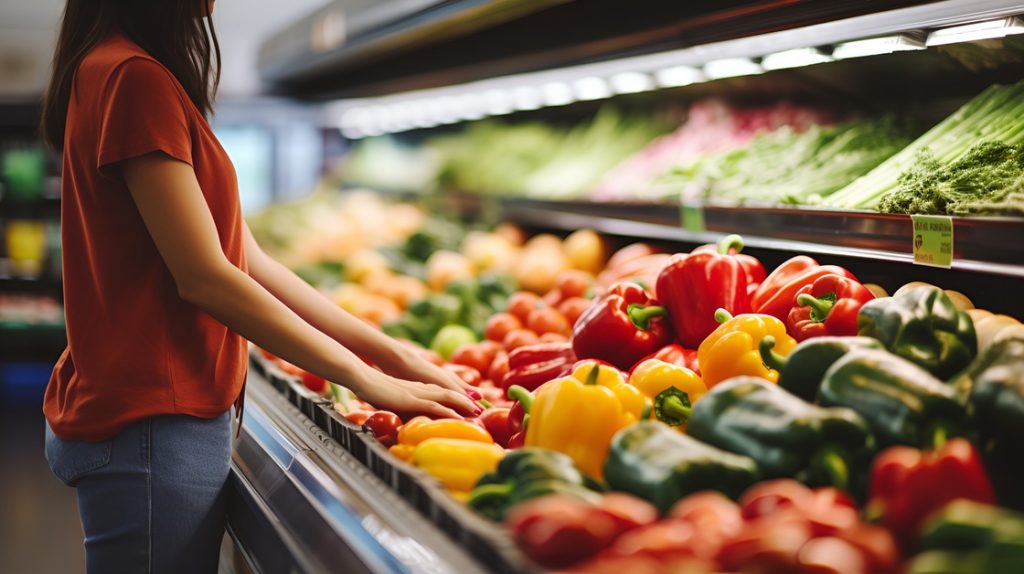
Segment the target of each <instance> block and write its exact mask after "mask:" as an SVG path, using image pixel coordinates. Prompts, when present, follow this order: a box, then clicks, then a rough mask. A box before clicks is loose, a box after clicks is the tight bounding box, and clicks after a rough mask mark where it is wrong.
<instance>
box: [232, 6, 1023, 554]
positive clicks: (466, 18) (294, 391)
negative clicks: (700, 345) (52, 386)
mask: <svg viewBox="0 0 1024 574" xmlns="http://www.w3.org/2000/svg"><path fill="white" fill-rule="evenodd" d="M670 4H673V3H665V2H640V3H635V5H630V6H629V7H628V8H623V7H622V6H621V4H620V3H615V2H519V3H516V2H418V3H417V2H402V3H395V5H394V7H393V8H394V11H393V12H387V13H385V11H383V10H382V9H381V8H379V7H378V8H374V7H372V6H370V5H369V4H367V5H362V4H361V3H349V4H347V5H345V9H344V10H342V9H341V8H340V6H341V4H334V5H331V6H328V7H326V8H324V9H323V10H321V11H320V12H318V13H316V14H313V15H311V16H310V17H309V18H307V19H304V20H303V21H302V22H300V23H298V24H297V25H295V26H294V27H292V28H289V29H286V30H284V31H282V32H281V33H280V34H279V35H278V36H276V37H275V38H273V39H271V40H270V41H268V42H267V44H266V45H265V47H264V50H263V54H262V56H261V65H262V72H263V77H264V80H265V81H266V82H267V83H268V85H269V87H270V88H271V89H272V90H273V91H276V92H278V93H282V94H288V95H291V96H294V97H298V98H303V99H309V100H320V101H323V100H329V99H334V98H339V97H340V98H344V99H342V100H337V101H333V102H331V103H328V104H325V105H324V107H323V118H324V122H325V123H326V124H330V125H335V126H341V127H342V129H343V130H344V129H347V130H348V135H350V136H351V137H353V138H356V137H361V136H367V135H376V134H380V133H386V132H406V131H409V132H410V134H409V138H410V139H412V140H417V139H418V138H419V139H422V138H421V136H419V135H417V131H416V130H420V129H436V130H440V131H444V130H450V129H451V128H450V127H449V126H450V125H451V124H453V123H459V122H462V121H472V120H475V119H479V118H480V117H482V116H484V115H489V114H490V113H492V112H472V113H467V115H466V117H456V116H458V114H456V115H455V116H452V117H444V118H420V117H418V116H416V115H415V114H412V115H411V116H410V117H403V118H398V119H395V118H391V119H388V118H384V117H378V116H383V115H386V113H387V112H386V111H387V110H393V111H396V113H400V110H402V109H403V108H402V106H407V105H409V106H415V104H416V102H417V101H420V100H429V99H444V98H454V100H452V101H463V102H469V100H459V98H460V97H463V96H464V95H465V94H467V93H495V92H500V91H502V90H509V91H514V90H515V88H516V86H519V85H522V84H523V83H524V82H529V83H531V84H532V85H547V84H550V83H552V82H561V83H567V84H571V83H572V82H574V81H576V80H579V79H582V78H587V77H591V76H593V75H595V74H599V75H601V76H602V77H613V76H615V75H617V74H623V73H628V72H635V71H638V70H639V71H642V72H643V73H645V74H648V75H649V76H650V77H652V78H659V76H658V75H657V73H656V71H658V70H660V69H664V68H665V66H667V65H669V64H671V65H672V66H682V67H687V68H689V69H697V70H699V71H700V73H701V74H702V77H701V78H700V79H699V80H696V81H693V80H690V81H686V82H680V83H675V84H671V83H669V82H665V84H662V82H661V80H660V79H659V80H656V82H657V83H658V84H659V86H658V87H660V88H663V89H660V90H653V89H650V88H644V89H642V90H637V91H638V92H642V93H636V94H630V93H629V90H623V91H622V92H620V94H619V96H620V97H621V98H624V99H625V100H628V101H627V102H626V105H633V106H638V107H643V106H646V105H648V104H651V103H652V102H656V101H658V99H659V98H662V97H665V98H683V99H695V98H700V97H705V96H730V97H737V98H740V99H748V100H750V99H753V100H763V99H765V98H773V97H776V98H788V97H796V96H799V97H811V98H815V99H820V100H827V101H831V102H835V101H842V102H845V103H846V105H848V106H851V107H854V108H858V109H861V110H865V111H871V112H879V111H884V110H886V109H888V108H890V107H892V108H896V109H901V110H907V109H914V111H915V113H917V114H918V115H920V116H921V117H924V118H928V119H930V120H931V121H932V123H934V122H937V121H938V120H940V119H942V118H943V117H945V116H946V115H948V114H949V113H951V112H952V111H953V110H955V109H956V108H957V107H958V106H960V105H962V104H964V103H965V102H966V101H968V100H969V99H970V98H971V97H972V96H974V95H976V94H977V93H979V92H980V91H981V90H983V89H984V88H986V87H987V86H989V85H991V84H994V83H1012V82H1017V81H1020V80H1021V79H1024V59H1019V58H1017V57H1016V56H1014V57H1007V58H999V57H995V58H989V57H986V59H985V61H984V63H983V64H982V65H980V66H978V67H974V68H968V67H965V66H954V65H950V63H949V62H948V61H947V60H946V59H945V58H944V57H943V56H940V55H939V54H937V53H936V51H935V50H934V49H932V48H926V45H927V44H928V43H929V35H930V34H934V33H935V32H936V31H941V30H945V29H951V28H952V29H958V28H959V27H962V26H969V25H972V24H974V23H977V22H984V21H996V20H999V21H1003V26H1005V27H1007V28H1009V31H1008V32H1007V44H1006V46H1003V47H996V48H992V47H991V46H988V47H986V48H985V50H987V51H986V54H987V55H988V56H991V54H992V53H996V54H999V53H1002V52H1001V51H1006V52H1007V53H1014V52H1015V50H1017V49H1018V48H1017V47H1018V46H1019V45H1020V44H1019V43H1015V42H1019V38H1020V37H1021V36H1017V37H1014V36H1012V35H1013V34H1016V33H1017V31H1016V28H1015V27H1019V26H1021V24H1020V21H1019V20H1015V19H1014V17H1017V16H1020V15H1024V4H1021V3H1019V2H1009V1H999V0H980V1H963V0H946V1H943V2H914V1H887V2H886V1H862V2H827V1H811V0H806V1H805V0H797V1H794V2H741V1H737V2H727V3H721V2H696V3H685V4H680V5H678V6H675V5H672V6H670ZM339 14H340V15H339ZM616 18H618V20H616ZM346 22H348V23H350V27H346V26H347V24H346ZM570 22H571V23H572V24H573V26H572V30H571V31H567V27H566V24H567V23H570ZM959 33H961V34H963V35H964V38H965V39H964V41H965V42H969V41H970V38H969V36H970V34H972V33H978V32H977V30H975V31H973V32H972V29H970V28H965V29H962V30H961V31H960V32H959ZM984 33H991V31H989V32H984ZM940 36H941V35H940ZM995 36H998V34H996V35H993V36H991V37H995ZM986 37H988V36H986ZM876 38H885V39H886V40H887V41H889V42H892V43H891V44H889V45H888V47H881V48H878V47H874V48H871V47H869V48H864V46H866V44H857V42H861V41H869V40H873V39H876ZM842 46H846V47H847V49H848V50H857V49H865V50H867V51H868V52H871V53H870V54H869V53H864V54H857V55H858V56H863V57H856V58H850V59H842V58H840V57H839V54H840V52H839V49H840V47H842ZM1007 46H1008V47H1007ZM787 51H803V52H801V53H804V55H805V56H806V53H813V54H815V55H817V56H823V57H824V59H823V60H821V61H822V62H827V63H822V64H821V65H809V66H806V67H792V68H791V67H789V66H780V67H779V68H778V69H776V70H770V71H767V73H762V72H766V69H765V68H767V67H768V66H767V65H766V60H765V58H766V57H768V56H770V55H772V54H779V53H784V52H787ZM808 51H810V52H808ZM876 52H877V53H876ZM737 59H739V60H742V61H744V62H752V63H753V64H754V65H756V66H757V67H758V73H757V74H756V75H742V76H740V77H736V76H737V75H734V74H731V73H722V74H721V75H720V77H711V76H712V74H711V73H710V69H709V68H708V64H710V63H713V62H722V61H730V60H737ZM806 63H807V62H804V63H803V64H806ZM803 64H801V66H802V65H803ZM556 99H557V98H556ZM602 99H603V98H602ZM579 100H580V101H578V102H575V104H574V105H566V104H569V102H558V101H552V102H546V103H543V104H541V105H529V106H523V107H521V108H515V106H516V105H517V104H515V103H513V104H512V107H513V108H514V109H502V110H500V112H499V111H495V112H493V113H494V114H495V115H504V114H505V113H508V112H517V113H519V114H522V115H525V116H529V118H530V119H532V120H535V121H541V122H552V123H558V122H561V121H564V119H565V118H572V117H575V116H577V115H579V114H581V113H589V112H591V111H593V109H594V108H595V106H596V105H597V104H596V103H595V102H594V101H593V100H589V99H584V98H580V99H579ZM630 102H631V103H630ZM535 108H540V109H535ZM404 109H410V108H404ZM354 110H357V111H354ZM401 113H404V112H401ZM352 118H356V120H359V121H363V120H366V118H371V119H370V120H366V121H365V122H364V123H363V124H359V122H356V123H355V124H353V123H352V122H353V121H355V120H352ZM350 120H352V121H350ZM372 122H376V124H374V125H371V123H372ZM356 124H358V125H356ZM420 133H422V132H420ZM406 191H408V190H406ZM413 191H418V190H413ZM474 191H475V193H470V192H466V191H461V190H452V189H444V190H442V191H440V192H434V193H433V194H432V196H431V201H432V202H433V203H432V205H434V206H436V207H437V209H439V210H444V211H448V212H451V213H457V214H459V215H460V216H462V217H464V218H466V219H469V220H473V219H486V220H488V221H501V222H510V223H516V224H519V225H521V226H522V227H524V228H525V229H526V230H527V231H529V232H555V233H557V234H562V235H564V234H565V233H567V232H570V231H574V230H578V229H583V228H588V229H594V230H596V231H598V232H600V233H602V234H604V235H606V236H608V237H609V238H610V240H611V241H612V242H613V244H626V243H628V242H631V241H637V240H642V241H648V242H651V243H654V244H656V245H659V246H662V247H665V248H666V249H668V250H669V251H683V250H689V249H690V248H692V247H694V246H697V245H701V244H705V243H714V242H716V241H718V240H719V239H720V238H721V237H722V236H723V235H724V234H728V233H742V234H743V237H744V240H745V244H746V247H747V249H746V250H745V252H749V253H751V254H753V255H755V256H757V257H758V258H759V259H760V260H761V261H763V262H764V263H765V265H766V266H771V267H774V266H775V265H777V264H779V263H781V262H782V261H784V260H786V259H787V258H789V257H790V256H792V255H794V254H809V255H811V256H813V257H815V258H817V259H819V260H820V261H821V262H823V263H833V264H839V265H843V266H844V267H847V268H848V269H850V270H851V271H853V272H855V273H856V274H857V276H858V277H859V278H861V279H862V280H863V281H864V282H866V283H867V282H872V283H878V284H881V285H882V286H883V287H886V288H887V289H890V290H893V289H895V288H896V287H898V286H899V285H901V284H903V283H906V282H908V281H912V280H924V281H930V282H933V283H935V284H938V285H941V286H943V287H945V288H949V289H956V290H959V291H963V292H965V293H968V294H969V295H970V296H971V298H972V299H973V300H974V302H975V304H976V305H977V306H978V307H979V308H985V309H990V310H992V311H995V312H999V313H1007V314H1009V315H1012V316H1015V317H1024V303H1022V302H1021V301H1020V300H1019V299H1015V298H1013V297H1007V296H1006V294H1007V293H1012V292H1013V291H1015V290H1019V289H1021V288H1024V251H1022V250H1024V242H1022V241H1021V239H1022V238H1024V218H1018V217H991V216H984V217H961V216H954V217H952V218H951V219H950V221H951V224H952V228H953V233H954V238H955V240H954V245H953V250H952V261H951V264H950V265H949V266H948V268H942V267H935V266H925V265H919V264H915V257H914V254H913V241H914V223H913V219H912V217H911V216H909V215H899V214H883V213H878V212H876V211H872V210H863V209H837V208H830V207H824V206H780V205H759V204H757V203H756V202H749V203H743V204H740V203H726V202H719V201H713V200H692V199H687V200H686V201H678V200H670V201H661V202H652V201H639V200H627V201H617V202H598V201H592V200H588V199H558V200H554V199H546V198H544V197H543V196H541V197H530V198H524V197H509V196H503V195H502V194H500V193H496V192H497V191H499V190H474ZM481 191H483V192H495V193H493V194H491V193H480V192H481ZM414 195H416V194H414ZM249 389H250V390H249V397H250V399H249V402H248V403H247V411H246V421H245V423H244V426H243V429H242V436H243V443H242V447H240V448H239V450H238V453H237V454H236V457H235V463H234V467H233V476H234V482H235V484H236V488H235V492H236V495H237V496H236V497H235V499H234V502H233V507H232V518H231V532H232V535H233V536H234V538H235V540H236V542H237V543H238V546H239V547H240V548H242V550H243V553H245V554H246V555H247V558H248V559H249V561H250V563H251V564H252V565H254V566H255V567H256V568H257V569H259V570H262V571H278V570H281V569H288V568H290V569H295V570H297V571H309V572H316V571H331V570H336V569H338V568H341V567H342V565H348V566H351V567H352V568H356V569H360V570H369V571H393V572H405V571H415V572H419V571H424V572H475V571H501V572H517V571H533V570H536V569H537V568H536V567H535V566H534V565H533V564H531V563H530V561H529V560H527V559H526V558H525V556H524V555H523V554H521V553H520V551H519V550H517V549H516V547H515V546H514V544H513V543H512V542H511V540H510V538H509V537H508V535H507V533H505V532H504V531H503V530H502V529H501V528H500V527H499V526H496V525H494V524H492V523H489V522H487V521H486V520H483V519H481V518H480V517H478V516H476V515H474V514H473V513H472V512H470V511H469V510H467V509H466V508H465V507H464V506H463V505H462V504H460V503H458V502H456V501H455V500H454V499H453V498H452V497H450V496H449V495H448V494H447V493H446V492H445V491H444V490H443V489H442V488H441V487H440V486H439V484H438V483H437V481H436V480H434V479H433V478H431V477H430V476H429V475H426V474H425V473H423V472H421V471H419V470H417V469H415V468H413V467H411V466H409V465H406V464H404V463H402V462H401V461H399V460H398V459H396V458H395V457H394V456H392V455H391V454H390V453H388V451H387V449H385V448H384V447H382V446H381V445H380V443H378V442H377V441H376V440H375V439H374V438H373V437H372V436H371V435H369V434H367V432H366V431H365V430H364V429H363V428H361V427H358V426H356V425H353V424H351V423H349V422H348V421H347V420H346V419H345V418H344V417H342V416H341V415H340V414H339V413H338V412H337V411H335V410H334V408H333V407H332V405H331V403H330V401H326V400H324V399H321V398H320V397H318V396H317V395H315V394H313V393H310V392H308V391H307V390H306V389H305V388H304V387H303V386H302V385H301V383H299V382H298V380H297V379H295V378H294V377H291V376H289V375H286V374H284V373H282V372H280V371H279V370H277V369H276V367H275V366H273V364H272V363H270V362H267V361H264V360H263V359H262V357H260V356H259V355H258V354H254V355H253V357H252V365H251V373H250V383H249ZM250 405H251V406H250ZM293 469H294V471H293ZM309 469H313V470H309ZM303 473H305V474H303ZM311 477H312V478H311ZM312 479H315V482H316V484H313V482H311V480H312ZM278 491H280V492H282V494H276V493H277V492H278ZM288 491H294V492H291V493H290V494H289V493H288ZM275 497H277V499H276V500H275ZM285 500H287V501H300V502H301V504H296V505H294V506H291V505H290V502H288V503H286V502H283V501H285ZM382 505H384V506H387V507H388V509H387V510H383V509H382V508H381V507H382ZM256 515H259V516H260V518H259V520H256V519H255V518H253V517H254V516H256ZM300 538H301V540H300ZM410 540H413V541H415V543H414V544H413V543H411V542H409V541H410ZM310 541H312V542H310ZM406 543H409V544H406ZM269 549H280V552H277V551H272V550H269ZM285 557H287V558H285ZM282 561H285V562H287V564H286V563H285V562H282Z"/></svg>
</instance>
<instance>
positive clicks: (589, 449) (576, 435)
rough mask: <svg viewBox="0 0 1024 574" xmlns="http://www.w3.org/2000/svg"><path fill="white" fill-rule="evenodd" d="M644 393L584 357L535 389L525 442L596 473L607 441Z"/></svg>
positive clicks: (635, 414)
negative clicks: (579, 363) (567, 371)
mask: <svg viewBox="0 0 1024 574" xmlns="http://www.w3.org/2000/svg"><path fill="white" fill-rule="evenodd" d="M644 403H645V399H644V397H643V395H642V394H640V391H638V390H637V389H636V387H634V386H633V385H630V384H628V383H627V382H626V381H625V379H624V378H623V376H622V373H621V372H619V371H618V369H615V368H614V367H609V366H605V365H600V364H598V363H596V362H588V363H584V364H583V365H582V366H581V367H579V368H577V369H576V371H575V372H573V373H572V374H571V375H569V376H567V377H562V378H560V379H555V380H553V381H549V382H547V383H545V384H544V385H541V387H540V388H539V389H537V391H536V395H535V397H534V399H533V405H532V406H531V408H530V424H529V426H528V427H527V429H526V441H525V443H526V446H539V447H543V448H549V449H552V450H557V451H559V452H562V453H565V454H567V455H569V458H571V459H573V461H575V462H576V465H577V466H579V467H580V469H581V470H583V472H586V473H587V474H589V475H591V476H594V477H597V478H601V477H602V476H603V471H602V469H603V467H604V459H605V457H606V456H607V455H608V446H609V445H610V444H611V441H612V437H613V436H614V435H615V433H616V432H618V431H619V429H621V428H623V427H625V426H627V425H630V424H633V423H635V422H636V421H637V420H639V419H640V416H641V413H642V412H643V410H644Z"/></svg>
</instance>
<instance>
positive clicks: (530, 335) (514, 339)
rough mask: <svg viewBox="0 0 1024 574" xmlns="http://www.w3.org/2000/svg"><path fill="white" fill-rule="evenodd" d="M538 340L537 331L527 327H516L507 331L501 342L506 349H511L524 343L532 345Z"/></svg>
mask: <svg viewBox="0 0 1024 574" xmlns="http://www.w3.org/2000/svg"><path fill="white" fill-rule="evenodd" d="M538 340H539V337H537V333H534V332H533V331H530V330H529V329H516V330H514V331H509V332H508V334H507V335H505V338H504V339H502V341H501V344H502V345H503V346H504V347H505V350H506V351H513V350H515V349H518V348H519V347H525V346H526V345H533V344H535V343H536V342H537V341H538Z"/></svg>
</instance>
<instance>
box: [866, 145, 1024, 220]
mask: <svg viewBox="0 0 1024 574" xmlns="http://www.w3.org/2000/svg"><path fill="white" fill-rule="evenodd" d="M915 160H916V163H915V164H914V165H913V166H911V167H910V169H908V170H907V171H905V172H904V173H902V174H901V175H900V177H899V180H898V187H897V189H895V190H893V191H891V192H889V193H888V194H887V195H886V196H885V197H883V198H882V200H881V202H880V203H879V205H878V208H879V210H880V211H884V212H887V213H926V214H929V213H936V214H949V215H970V214H1020V213H1024V202H1022V201H1021V199H1024V149H1022V147H1021V146H1013V145H1008V144H1005V143H1003V142H998V141H984V142H981V143H978V144H975V145H974V146H972V147H971V148H970V149H969V150H968V151H967V154H966V155H965V156H963V157H961V158H959V159H956V160H954V161H952V162H950V163H947V164H943V163H942V162H940V161H938V160H936V159H935V157H934V156H933V155H932V153H931V151H930V150H928V149H924V150H921V151H919V152H918V154H917V156H916V158H915ZM1014 198H1015V200H1014ZM1007 199H1010V201H1007Z"/></svg>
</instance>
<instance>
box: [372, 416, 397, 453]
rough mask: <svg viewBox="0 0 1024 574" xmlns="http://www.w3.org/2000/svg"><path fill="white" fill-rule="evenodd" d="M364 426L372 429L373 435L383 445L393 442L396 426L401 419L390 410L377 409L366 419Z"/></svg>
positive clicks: (389, 444)
mask: <svg viewBox="0 0 1024 574" xmlns="http://www.w3.org/2000/svg"><path fill="white" fill-rule="evenodd" d="M365 426H366V427H367V428H369V429H370V430H371V431H373V436H374V437H375V438H376V439H377V440H379V441H380V442H381V444H383V445H384V446H391V445H393V444H395V442H396V440H397V438H398V427H400V426H402V419H401V418H399V417H398V415H396V414H395V413H393V412H390V411H377V412H375V413H373V414H372V415H370V418H368V419H366V423H365Z"/></svg>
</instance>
